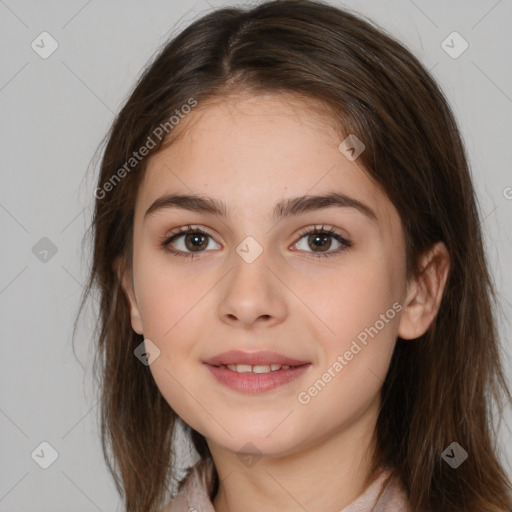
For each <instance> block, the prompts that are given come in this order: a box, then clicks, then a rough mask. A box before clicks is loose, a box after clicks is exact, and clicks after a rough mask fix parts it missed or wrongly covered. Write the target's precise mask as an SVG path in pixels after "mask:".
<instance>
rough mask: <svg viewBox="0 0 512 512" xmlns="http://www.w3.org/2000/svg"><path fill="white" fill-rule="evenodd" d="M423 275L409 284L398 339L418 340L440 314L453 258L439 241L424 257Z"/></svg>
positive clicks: (421, 266) (421, 273)
mask: <svg viewBox="0 0 512 512" xmlns="http://www.w3.org/2000/svg"><path fill="white" fill-rule="evenodd" d="M420 269H421V271H420V274H419V275H418V276H416V277H414V278H412V279H411V281H410V282H409V283H408V285H407V298H406V300H405V304H404V309H403V312H402V313H401V315H400V323H399V326H398V336H399V337H400V338H403V339H407V340H410V339H415V338H418V337H420V336H421V335H423V334H425V332H427V330H428V328H429V327H430V325H431V324H432V322H433V320H434V318H435V317H436V315H437V312H438V310H439V306H440V304H441V299H442V297H443V292H444V288H445V285H446V281H447V279H448V274H449V269H450V255H449V253H448V249H447V248H446V246H445V244H444V243H443V242H437V243H436V244H434V245H433V246H432V248H431V249H430V250H428V251H427V252H426V253H425V254H423V256H422V257H421V261H420Z"/></svg>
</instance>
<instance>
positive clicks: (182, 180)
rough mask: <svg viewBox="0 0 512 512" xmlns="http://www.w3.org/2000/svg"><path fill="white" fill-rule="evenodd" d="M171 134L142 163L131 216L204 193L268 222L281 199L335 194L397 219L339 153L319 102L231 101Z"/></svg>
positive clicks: (196, 114)
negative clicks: (160, 202) (161, 201)
mask: <svg viewBox="0 0 512 512" xmlns="http://www.w3.org/2000/svg"><path fill="white" fill-rule="evenodd" d="M175 130H177V132H175V133H174V134H173V135H178V137H177V139H176V140H175V141H174V142H173V143H172V144H171V145H169V146H168V147H166V148H165V149H163V150H161V151H160V152H159V153H158V154H156V155H153V156H152V157H151V158H150V159H149V161H148V165H147V169H146V173H145V176H144V179H143V181H142V184H141V187H140V189H139V193H138V197H137V208H136V210H138V215H139V216H140V215H142V214H143V213H144V212H145V211H146V209H147V208H148V207H149V206H150V205H151V204H152V203H153V202H154V201H155V199H157V198H158V197H160V196H162V195H163V194H169V193H191V192H192V191H193V192H195V193H204V194H207V195H208V196H212V197H216V198H218V199H219V200H221V201H223V202H224V203H226V205H227V206H228V208H229V209H230V211H229V212H228V213H231V214H232V215H236V214H238V213H243V212H245V213H247V212H250V213H251V215H256V216H266V215H269V216H270V215H271V214H272V213H273V211H274V206H275V204H277V203H278V202H279V200H282V199H283V198H286V197H288V196H289V197H296V196H303V195H306V194H308V195H310V194H319V193H326V192H328V191H337V192H341V193H344V194H346V195H348V196H351V197H354V198H356V199H359V200H360V201H361V202H365V203H366V204H371V205H372V209H373V210H374V211H375V212H376V213H377V215H378V217H379V220H380V221H384V222H386V221H387V222H390V221H392V220H394V221H396V220H397V213H396V210H395V211H394V207H393V205H392V204H391V203H390V201H389V200H388V198H387V196H385V194H384V193H383V192H382V191H381V189H380V187H379V186H378V185H377V184H376V183H375V182H374V181H373V180H372V179H371V178H370V177H369V175H368V173H367V172H366V171H365V169H364V168H363V167H362V166H361V165H360V164H359V163H358V161H357V159H356V160H355V161H350V160H349V159H347V158H346V156H345V155H344V154H343V153H342V152H340V150H339V145H340V142H342V140H343V139H342V135H340V133H339V131H338V130H337V129H336V128H335V125H334V122H333V118H332V114H330V115H329V112H328V109H327V108H326V106H325V105H324V104H323V103H321V102H315V101H313V100H309V101H308V102H307V103H306V102H305V101H304V100H300V99H298V98H297V97H296V96H294V95H284V94H279V95H277V94H266V95H256V96H255V95H250V94H242V95H236V96H232V97H227V98H223V99H218V100H217V101H215V102H211V103H207V104H202V105H201V104H200V105H198V106H197V107H196V108H195V109H194V110H193V111H192V112H191V113H190V114H188V115H187V116H185V117H184V119H182V120H181V121H180V124H179V125H178V126H177V127H176V128H175ZM271 210H272V211H271ZM390 217H394V219H391V218H390Z"/></svg>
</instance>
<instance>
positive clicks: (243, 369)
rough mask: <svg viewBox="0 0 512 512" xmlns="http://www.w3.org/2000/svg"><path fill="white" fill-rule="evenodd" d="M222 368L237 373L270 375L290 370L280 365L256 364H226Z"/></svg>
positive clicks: (286, 366)
mask: <svg viewBox="0 0 512 512" xmlns="http://www.w3.org/2000/svg"><path fill="white" fill-rule="evenodd" d="M222 366H224V367H227V368H228V369H229V370H232V371H234V372H238V373H270V372H271V371H272V372H275V371H277V370H288V369H289V368H290V366H289V365H280V364H270V365H268V364H257V365H254V366H252V365H250V364H227V365H222Z"/></svg>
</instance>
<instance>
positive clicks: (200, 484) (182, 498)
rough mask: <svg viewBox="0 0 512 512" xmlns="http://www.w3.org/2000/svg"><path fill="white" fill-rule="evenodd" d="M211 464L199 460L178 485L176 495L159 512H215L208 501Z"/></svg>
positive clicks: (211, 475) (211, 471)
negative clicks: (193, 511) (192, 511)
mask: <svg viewBox="0 0 512 512" xmlns="http://www.w3.org/2000/svg"><path fill="white" fill-rule="evenodd" d="M212 473H213V462H211V461H209V460H200V461H198V462H197V463H196V464H195V465H194V466H192V467H190V468H189V470H188V471H187V474H186V476H185V477H184V478H183V479H182V480H181V481H180V483H179V484H178V493H177V494H176V496H174V497H173V498H172V499H171V500H170V501H169V502H168V503H167V504H166V505H165V507H164V508H163V509H161V510H160V511H159V512H189V510H194V509H195V510H200V511H201V512H215V510H214V508H213V504H212V502H211V500H210V489H211V482H212V477H213V474H212Z"/></svg>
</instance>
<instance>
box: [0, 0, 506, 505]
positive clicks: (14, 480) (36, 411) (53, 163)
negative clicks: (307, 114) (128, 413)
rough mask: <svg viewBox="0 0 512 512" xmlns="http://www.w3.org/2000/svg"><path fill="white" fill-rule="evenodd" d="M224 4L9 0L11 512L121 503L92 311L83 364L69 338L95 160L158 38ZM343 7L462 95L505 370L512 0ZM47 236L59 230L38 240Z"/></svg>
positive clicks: (1, 274) (0, 105) (6, 380)
mask: <svg viewBox="0 0 512 512" xmlns="http://www.w3.org/2000/svg"><path fill="white" fill-rule="evenodd" d="M242 3H243V2H242ZM333 3H337V2H333ZM340 4H341V3H338V5H340ZM221 5H236V3H235V2H221V1H219V2H216V1H214V0H201V1H198V2H192V1H188V0H181V1H180V2H179V3H176V2H170V1H163V0H151V1H148V2H142V1H139V2H136V1H124V2H121V1H119V0H115V1H110V2H100V1H98V0H92V1H88V2H87V1H85V0H79V1H66V2H65V1H60V2H59V1H44V2H41V1H37V2H36V1H21V0H17V1H15V0H5V1H3V0H0V38H1V40H0V42H1V44H0V52H1V55H2V65H1V68H0V115H1V120H2V122H1V141H2V151H1V156H2V162H1V169H2V171H1V178H2V186H1V189H0V226H1V229H2V239H3V240H4V242H3V243H2V252H1V256H2V260H1V261H2V264H1V268H0V312H1V313H0V314H1V326H2V337H3V342H2V344H3V346H4V350H5V352H4V359H3V360H2V372H1V377H0V379H1V400H0V433H1V439H2V453H1V460H2V465H1V473H0V511H29V510H30V511H43V510H54V511H56V512H57V511H83V512H88V511H97V510H102V511H109V510H121V507H120V501H119V499H118V497H117V494H116V491H115V488H114V485H113V481H112V480H111V479H110V478H109V475H108V472H107V469H106V466H105V464H104V462H103V458H102V454H101V450H100V445H99V438H98V432H97V427H96V417H97V416H96V415H97V411H98V407H97V399H96V394H95V391H94V387H93V386H92V384H91V371H90V370H91V362H92V350H93V347H92V345H91V344H90V341H89V337H90V333H91V330H92V325H93V324H92V318H93V317H92V314H93V312H90V311H89V312H88V314H87V315H86V316H85V319H84V321H83V322H82V323H81V326H80V330H79V332H78V336H77V338H76V355H77V357H78V359H79V360H80V363H79V362H77V360H76V358H75V356H74V354H73V349H72V345H71V334H72V325H73V320H74V317H75V313H76V311H77V307H78V301H79V298H80V293H81V291H82V284H83V283H84V282H85V280H86V275H87V267H88V264H89V261H90V259H89V256H88V255H86V254H82V251H81V246H80V243H81V240H82V237H83V235H84V232H85V229H86V227H87V226H88V225H89V221H90V218H91V213H92V205H93V190H94V179H95V177H96V169H95V168H94V165H93V164H94V163H95V162H93V161H92V158H93V155H94V152H95V150H96V148H97V146H98V144H99V142H100V140H101V138H102V137H103V135H104V134H105V132H106V131H107V129H108V127H109V125H110V123H111V122H112V120H113V118H114V114H115V112H117V111H118V109H119V108H120V106H121V105H122V104H123V101H124V100H125V99H126V97H127V94H128V93H129V91H130V89H131V87H132V85H133V83H134V80H135V79H136V77H137V76H138V74H139V72H140V70H141V69H142V68H143V66H144V64H145V63H146V62H147V60H148V59H149V58H150V57H151V55H152V54H153V52H154V51H156V49H157V47H158V46H159V45H160V44H161V43H163V42H164V41H165V40H166V39H167V38H168V37H169V36H170V35H172V34H175V33H177V32H178V31H179V30H181V29H182V28H184V27H185V26H186V25H187V24H188V23H189V22H190V21H192V20H193V19H195V18H197V17H198V16H199V15H201V14H204V13H206V12H208V11H210V10H211V9H212V8H213V7H215V6H221ZM343 5H346V6H349V7H351V8H353V9H354V10H356V11H358V12H360V13H362V14H365V15H367V16H368V17H370V18H371V19H373V20H374V21H376V22H377V23H378V24H379V25H381V26H382V27H383V28H385V29H387V30H388V31H389V32H391V33H392V34H394V35H395V36H396V37H398V38H399V39H400V40H401V41H403V42H404V43H406V45H407V46H408V47H409V48H410V49H411V50H412V51H413V52H414V53H415V54H416V55H417V56H418V57H419V58H420V60H421V61H422V62H423V63H424V64H425V65H426V67H427V68H429V69H431V70H433V74H434V76H435V77H436V79H437V80H438V81H439V83H440V84H441V86H442V88H443V90H444V91H445V94H446V95H447V97H448V99H449V101H450V102H451V104H452V106H453V108H454V109H455V112H456V115H457V118H458V121H459V124H460V127H461V129H462V132H463V136H464V138H465V142H466V145H467V149H468V153H469V156H470V161H471V165H472V170H473V174H474V182H475V186H476V189H477V193H478V197H479V201H480V204H481V210H482V214H483V217H484V220H483V229H484V233H485V237H486V244H487V250H488V255H489V261H490V263H491V267H492V270H493V272H494V277H495V280H496V284H497V288H498V291H499V293H500V298H501V301H502V305H503V311H504V316H503V318H502V322H501V325H500V330H501V333H502V335H503V339H504V340H505V341H504V344H505V350H506V354H505V357H506V360H505V364H506V369H507V372H508V374H509V375H510V374H511V373H512V372H510V370H511V368H512V365H511V362H510V361H511V358H510V354H511V352H512V347H511V342H510V332H511V329H510V321H509V318H511V315H510V313H511V305H510V299H511V298H512V272H511V271H510V267H509V265H508V263H509V262H510V261H511V260H512V246H511V233H512V224H511V220H510V219H511V218H512V215H511V212H512V188H509V187H512V173H511V172H510V162H511V156H512V155H511V151H512V144H511V140H512V138H511V131H512V130H511V124H510V117H511V113H512V73H511V68H510V53H511V46H512V45H511V43H512V30H511V27H512V2H511V1H510V0H499V1H496V0H481V1H471V2H470V1H462V0H460V1H451V2H447V1H446V0H435V1H434V0H431V1H420V0H415V1H412V0H390V1H386V2H383V1H379V0H366V1H355V0H351V1H346V2H344V3H343ZM43 31H47V32H49V33H50V34H51V36H52V37H53V38H54V39H55V40H56V41H57V42H58V45H59V46H58V49H57V50H56V51H55V52H54V53H53V54H52V55H51V56H50V57H48V58H47V59H43V58H41V57H40V56H39V55H38V54H37V53H36V52H35V51H34V50H33V49H32V47H31V43H32V41H34V40H35V41H36V43H37V41H40V38H38V36H39V34H41V32H43ZM453 31H457V32H458V33H459V34H460V35H461V36H462V37H463V38H464V39H465V40H466V41H467V42H468V44H469V47H468V49H467V50H466V51H465V52H464V53H462V54H461V55H460V56H459V57H458V58H452V57H451V56H450V55H448V54H447V53H446V52H445V50H444V49H443V47H442V42H443V41H444V40H445V39H446V37H447V36H448V35H449V34H451V33H452V32H453ZM450 41H451V40H450V39H448V42H449V44H450V45H451V46H454V48H453V49H452V50H451V51H452V52H453V51H458V50H460V49H461V48H462V47H461V46H460V43H461V41H457V40H455V41H454V43H453V44H452V43H450ZM39 44H41V43H39ZM45 47H46V48H48V44H46V46H45ZM507 63H508V64H507ZM43 237H46V238H47V239H49V240H50V241H51V243H50V242H48V240H43V241H42V242H41V241H40V240H41V239H42V238H43ZM36 244H39V245H36ZM34 246H36V249H34V251H33V247H34ZM52 246H54V250H55V249H56V250H57V252H56V253H55V254H54V255H53V254H52V252H51V248H50V252H49V253H48V254H47V255H46V256H45V255H44V253H42V252H40V251H42V250H44V249H45V248H46V249H48V247H52ZM38 251H39V252H38ZM34 252H35V254H34ZM41 258H43V260H44V259H45V258H46V261H42V260H41ZM7 347H10V348H11V352H8V351H7ZM446 413H447V414H450V412H449V411H447V412H446ZM506 418H507V424H508V426H507V425H503V426H502V429H501V432H500V439H499V441H500V445H501V448H502V450H503V452H504V455H503V458H504V461H505V465H506V468H507V471H509V473H510V474H511V475H512V465H511V462H510V461H511V460H512V437H511V431H510V425H511V424H512V421H511V419H512V414H511V408H510V404H509V405H508V406H507V411H506ZM43 441H46V442H47V443H49V444H50V445H51V446H52V447H53V448H54V449H55V450H56V451H57V453H58V458H57V459H56V460H55V462H54V463H53V464H52V465H51V466H50V467H49V468H48V469H42V468H41V467H40V466H39V465H38V464H36V462H35V461H34V460H33V459H32V458H31V454H32V453H33V451H34V450H35V449H36V448H38V447H39V445H40V443H41V442H43ZM39 450H40V449H39ZM36 453H37V452H36ZM39 453H40V451H39ZM48 453H49V451H48V450H46V452H45V456H47V454H48Z"/></svg>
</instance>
